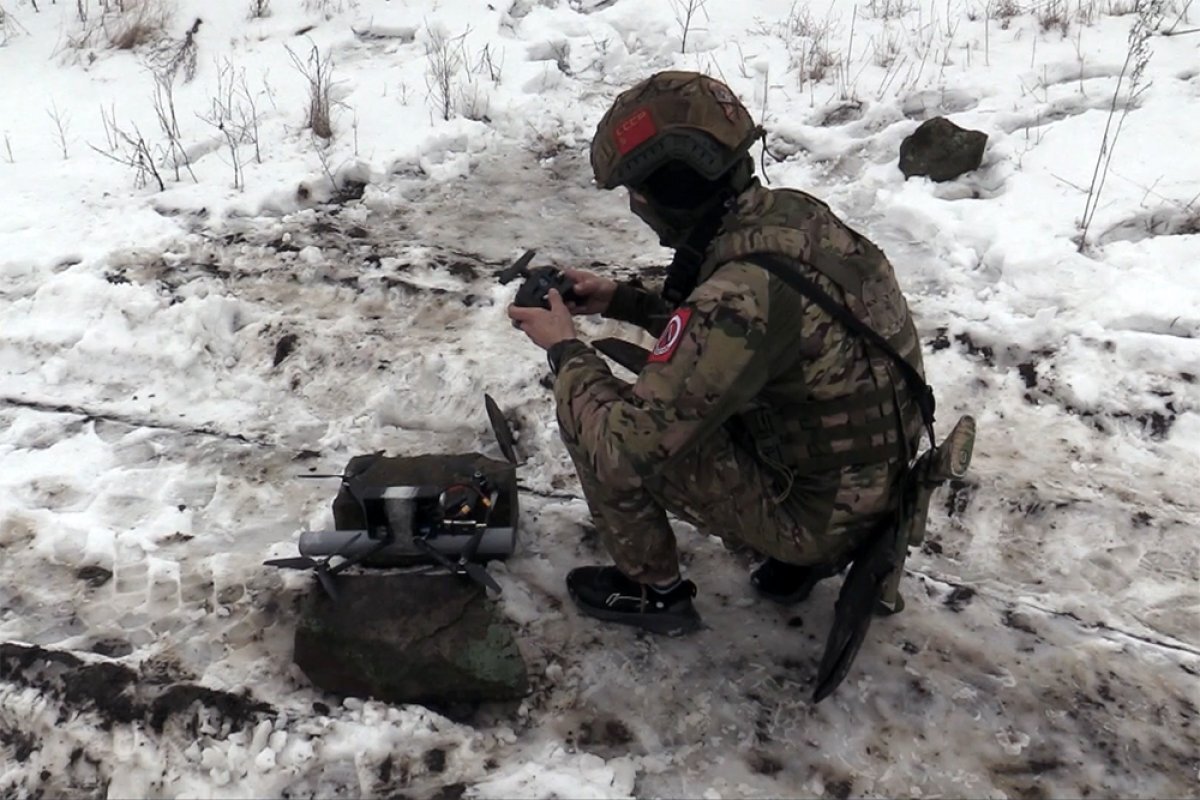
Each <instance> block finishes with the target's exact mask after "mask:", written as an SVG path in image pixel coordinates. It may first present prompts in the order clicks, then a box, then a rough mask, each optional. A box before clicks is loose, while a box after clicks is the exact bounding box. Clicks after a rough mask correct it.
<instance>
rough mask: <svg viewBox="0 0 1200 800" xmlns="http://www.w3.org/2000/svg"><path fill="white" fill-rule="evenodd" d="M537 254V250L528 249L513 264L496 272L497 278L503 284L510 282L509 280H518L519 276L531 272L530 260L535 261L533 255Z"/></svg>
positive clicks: (522, 276)
mask: <svg viewBox="0 0 1200 800" xmlns="http://www.w3.org/2000/svg"><path fill="white" fill-rule="evenodd" d="M535 255H537V251H536V250H526V251H525V252H524V253H523V254H522V255H521V257H520V258H518V259H517V260H516V261H514V262H513V263H512V264H511V265H509V266H507V267H505V268H504V269H502V270H500V272H498V273H497V274H496V278H497V279H499V281H500V283H501V284H505V283H508V282H509V281H512V280H516V279H517V278H524V277H525V276H526V275H528V274H529V262H531V261H533V257H534V256H535Z"/></svg>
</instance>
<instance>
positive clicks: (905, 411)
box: [700, 185, 924, 494]
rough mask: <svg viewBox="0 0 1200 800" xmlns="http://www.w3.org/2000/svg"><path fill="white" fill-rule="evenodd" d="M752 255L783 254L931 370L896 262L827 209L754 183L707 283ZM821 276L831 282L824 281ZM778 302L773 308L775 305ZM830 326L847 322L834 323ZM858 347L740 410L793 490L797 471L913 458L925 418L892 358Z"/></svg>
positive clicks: (728, 224) (723, 236)
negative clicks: (848, 359)
mask: <svg viewBox="0 0 1200 800" xmlns="http://www.w3.org/2000/svg"><path fill="white" fill-rule="evenodd" d="M753 254H772V255H775V256H779V257H783V258H784V259H786V260H787V261H789V262H791V263H793V264H794V265H795V268H796V269H797V270H799V271H802V272H803V273H805V274H807V276H808V277H809V278H811V279H814V280H817V281H818V283H823V284H824V287H825V288H826V291H828V292H829V294H830V295H832V296H833V297H834V298H835V299H838V300H842V301H843V302H844V303H845V304H846V307H847V309H848V310H849V311H850V312H851V313H853V314H854V316H855V317H857V318H858V319H859V320H861V321H862V322H863V323H865V324H866V325H868V326H869V327H871V328H872V329H874V330H875V331H877V332H878V333H879V334H880V335H881V336H883V337H884V338H885V339H886V340H887V341H888V343H889V344H890V345H891V346H892V347H893V348H895V350H896V351H897V352H898V353H899V354H900V355H901V356H903V357H904V359H905V360H906V361H908V362H909V363H910V364H912V365H913V366H914V367H915V368H916V370H917V371H918V372H920V373H921V374H924V370H923V365H922V361H921V351H920V341H919V339H918V338H917V332H916V327H915V326H914V324H913V320H912V316H911V315H910V314H909V311H908V304H907V303H906V302H905V299H904V295H903V294H902V293H901V291H900V287H899V285H898V284H897V283H896V276H895V273H894V272H893V270H892V266H891V264H890V263H889V262H888V260H887V258H886V256H884V254H883V253H882V252H881V251H880V250H879V248H877V247H876V246H875V245H874V244H872V243H871V242H869V241H868V240H867V239H865V238H864V237H862V236H860V235H859V234H858V233H856V232H854V231H853V230H851V229H850V228H848V227H847V226H846V225H845V224H844V223H842V222H841V220H839V219H838V218H837V217H836V216H835V215H834V214H833V212H832V211H831V210H830V209H829V207H828V206H827V205H825V204H824V203H822V202H821V201H819V200H817V199H815V198H813V197H811V196H809V195H807V194H804V193H803V192H799V191H794V190H786V189H783V190H774V191H771V190H767V189H764V188H763V187H761V186H758V185H755V186H753V187H751V188H750V189H748V190H747V191H746V192H744V193H743V194H742V195H741V196H740V197H739V198H738V201H737V209H736V210H735V211H734V212H733V213H731V214H730V215H729V216H728V217H727V218H726V220H725V222H724V224H723V226H722V229H721V233H720V234H718V236H717V238H716V239H715V240H714V241H713V243H712V245H711V246H710V248H709V250H708V253H707V258H706V259H705V262H704V264H703V265H702V266H701V268H700V280H701V281H705V280H707V279H708V278H709V277H711V276H712V274H713V273H714V272H715V271H716V270H717V268H718V267H719V266H720V265H721V264H724V263H726V262H730V261H741V260H745V259H746V257H747V256H750V255H753ZM822 276H823V277H824V278H827V279H828V281H829V282H831V283H832V285H830V284H829V283H825V282H824V281H821V280H820V278H821V277H822ZM775 280H778V279H775ZM773 286H774V284H773ZM839 290H840V291H839ZM784 291H791V290H789V289H784ZM843 293H844V297H842V296H841V295H842V294H843ZM797 299H798V298H797ZM771 306H772V311H775V310H776V307H777V304H776V303H775V302H772V304H771ZM796 307H797V309H799V308H800V306H799V305H797V306H796ZM818 313H821V314H824V312H818ZM826 316H827V315H826ZM830 324H834V325H837V324H840V323H836V322H833V321H832V319H830ZM772 327H777V326H772V325H771V318H770V317H768V319H767V334H766V335H767V337H768V338H770V337H771V336H772V330H771V329H772ZM855 351H856V353H857V354H858V355H857V358H856V359H855V361H856V363H853V364H847V365H845V367H842V366H841V365H839V368H838V369H837V370H832V371H830V370H827V371H826V373H825V374H824V375H823V376H822V375H814V374H812V373H811V372H810V370H807V369H805V367H804V362H803V361H801V362H800V367H799V369H800V370H802V371H803V380H802V381H795V380H794V376H791V375H789V376H787V378H788V381H787V383H786V385H787V386H788V387H792V388H789V389H788V390H787V391H786V392H783V393H781V392H780V391H772V387H771V385H770V384H768V386H767V387H766V388H765V390H764V393H763V395H764V396H766V397H770V402H769V403H762V404H758V405H756V406H755V407H753V408H751V409H746V410H742V411H740V412H739V413H738V414H737V415H736V417H737V418H738V419H737V420H736V421H735V425H736V423H738V422H740V424H741V426H742V427H743V430H745V431H747V432H748V434H749V436H750V437H751V438H752V439H753V441H754V445H755V448H756V449H757V451H758V452H759V455H760V456H762V457H763V458H764V460H766V461H767V462H768V463H770V464H771V465H772V466H774V467H776V468H777V469H779V471H781V472H784V473H785V477H786V478H787V482H788V485H789V487H790V483H791V478H792V477H794V476H796V475H805V474H810V473H815V472H825V471H830V470H838V469H841V468H844V467H852V466H856V465H864V464H878V463H881V462H888V461H894V462H897V463H906V462H907V461H908V460H909V459H910V458H911V457H912V456H913V455H915V453H916V448H917V445H918V443H919V440H920V436H921V431H922V427H921V425H922V422H921V416H920V412H919V410H918V409H917V407H916V404H915V403H914V402H913V400H912V398H911V396H910V392H909V391H908V388H907V386H906V385H905V383H904V381H903V379H902V378H901V376H900V375H899V373H898V371H897V369H896V367H895V365H894V363H893V362H892V361H891V359H890V358H889V357H888V356H887V355H885V354H884V353H882V352H879V351H878V349H877V348H874V347H867V346H865V345H863V344H861V343H860V346H858V347H856V348H855ZM897 409H898V410H899V417H897V413H896V412H897ZM901 434H902V435H901ZM785 494H786V490H785Z"/></svg>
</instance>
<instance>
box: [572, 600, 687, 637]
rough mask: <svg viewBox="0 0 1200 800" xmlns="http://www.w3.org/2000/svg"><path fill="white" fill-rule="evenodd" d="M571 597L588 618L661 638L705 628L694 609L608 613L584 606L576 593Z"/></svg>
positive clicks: (682, 634) (601, 609) (605, 610)
mask: <svg viewBox="0 0 1200 800" xmlns="http://www.w3.org/2000/svg"><path fill="white" fill-rule="evenodd" d="M570 595H571V599H572V600H574V601H575V607H576V608H578V609H579V610H580V612H581V613H583V614H585V615H586V616H589V617H594V618H595V619H599V620H603V621H604V622H616V623H618V624H620V625H629V626H632V627H634V628H641V629H642V630H645V631H649V632H650V633H656V634H658V635H660V636H685V635H687V634H689V633H695V632H696V631H698V630H700V629H701V628H703V627H704V623H703V622H702V621H701V620H700V615H699V614H697V613H696V612H695V610H694V609H693V610H692V612H691V613H690V614H668V613H661V614H631V613H629V612H627V611H608V610H607V609H603V608H594V607H592V606H588V605H584V604H583V603H581V602H579V598H578V597H577V596H576V595H575V593H574V592H570Z"/></svg>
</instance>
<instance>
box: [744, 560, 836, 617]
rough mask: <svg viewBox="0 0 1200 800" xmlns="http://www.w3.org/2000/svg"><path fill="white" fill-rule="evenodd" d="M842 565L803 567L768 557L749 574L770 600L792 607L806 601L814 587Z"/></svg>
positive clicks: (834, 573) (755, 586)
mask: <svg viewBox="0 0 1200 800" xmlns="http://www.w3.org/2000/svg"><path fill="white" fill-rule="evenodd" d="M843 568H844V567H843V566H841V565H836V564H815V565H810V566H800V565H798V564H788V563H786V562H783V561H778V560H776V559H774V558H768V559H767V560H766V561H764V562H763V563H762V564H760V565H759V566H758V568H757V569H755V570H754V571H753V572H751V573H750V583H751V584H753V586H754V588H755V589H757V590H758V593H759V594H761V595H762V596H763V597H765V598H767V599H768V600H774V601H775V602H776V603H781V604H782V605H785V606H790V605H795V604H796V603H799V602H801V601H802V600H805V599H806V598H807V597H808V595H809V594H810V593H811V592H812V590H813V587H814V586H816V585H817V584H818V583H819V582H820V581H823V580H825V579H826V578H832V577H833V576H834V575H837V574H838V573H839V572H841V571H842V569H843Z"/></svg>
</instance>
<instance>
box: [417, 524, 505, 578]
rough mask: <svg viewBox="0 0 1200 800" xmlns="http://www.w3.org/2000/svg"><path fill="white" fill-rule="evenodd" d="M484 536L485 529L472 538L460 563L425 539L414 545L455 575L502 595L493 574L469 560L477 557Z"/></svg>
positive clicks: (460, 558) (459, 560)
mask: <svg viewBox="0 0 1200 800" xmlns="http://www.w3.org/2000/svg"><path fill="white" fill-rule="evenodd" d="M483 534H484V529H483V528H480V529H479V530H478V531H476V532H475V535H474V536H472V537H471V541H469V542H468V543H467V546H466V547H465V548H464V549H463V552H462V555H461V556H460V557H459V559H458V561H451V560H450V559H449V558H448V557H447V556H446V554H445V553H443V552H442V551H441V550H438V549H437V548H436V547H434V546H433V545H431V544H430V543H429V542H427V541H425V540H424V539H421V538H414V539H413V545H414V546H415V547H416V548H417V549H418V550H420V551H421V552H423V553H425V555H427V556H429V557H430V558H432V559H433V560H434V561H436V562H438V563H439V564H441V565H442V566H443V567H445V568H446V569H448V570H450V571H451V572H453V573H454V574H455V575H466V576H467V577H468V578H470V579H471V580H473V581H475V582H476V583H478V584H479V585H480V586H483V587H484V588H487V589H491V590H492V591H494V592H495V593H496V594H500V593H501V592H502V591H503V590H502V589H501V588H500V584H498V583H496V579H495V578H493V577H492V576H491V573H489V572H488V571H487V569H486V568H485V567H484V566H483V565H482V564H475V563H473V562H471V561H470V560H469V559H470V558H471V557H473V556H474V555H475V551H476V550H478V549H479V541H480V540H481V539H482V538H483Z"/></svg>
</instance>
